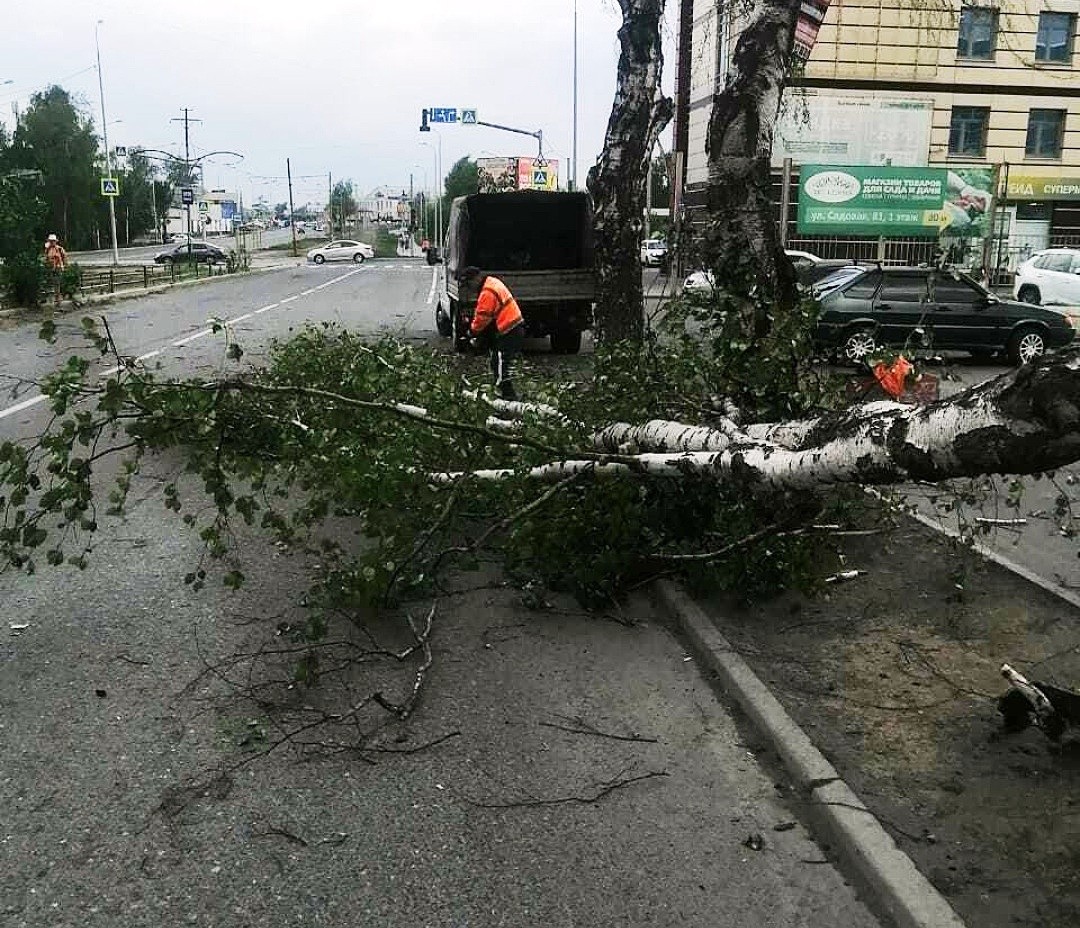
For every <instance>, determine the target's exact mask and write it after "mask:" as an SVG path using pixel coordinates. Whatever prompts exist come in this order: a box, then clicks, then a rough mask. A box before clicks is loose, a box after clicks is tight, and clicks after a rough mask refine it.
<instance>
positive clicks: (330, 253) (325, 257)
mask: <svg viewBox="0 0 1080 928" xmlns="http://www.w3.org/2000/svg"><path fill="white" fill-rule="evenodd" d="M374 257H375V249H374V248H372V247H371V246H370V245H369V244H367V242H350V241H346V240H344V239H339V240H338V241H336V242H327V244H325V245H320V246H319V247H318V248H312V249H311V251H309V252H308V253H307V259H308V261H314V262H315V263H316V264H322V263H323V262H324V261H355V262H356V263H357V264H363V263H364V261H365V260H367V259H368V258H374Z"/></svg>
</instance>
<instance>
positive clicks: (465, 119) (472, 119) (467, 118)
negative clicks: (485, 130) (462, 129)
mask: <svg viewBox="0 0 1080 928" xmlns="http://www.w3.org/2000/svg"><path fill="white" fill-rule="evenodd" d="M461 124H462V125H463V126H475V125H476V110H462V111H461Z"/></svg>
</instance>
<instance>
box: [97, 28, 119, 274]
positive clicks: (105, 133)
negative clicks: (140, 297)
mask: <svg viewBox="0 0 1080 928" xmlns="http://www.w3.org/2000/svg"><path fill="white" fill-rule="evenodd" d="M102 22H103V20H100V19H99V20H98V21H97V25H95V26H94V49H95V50H96V51H97V77H98V95H99V96H100V98H101V135H102V139H103V141H104V142H105V173H106V174H108V175H109V177H112V176H113V170H112V155H111V153H110V152H109V123H108V121H107V120H106V118H105V79H104V78H103V77H102V76H101V43H100V42H99V41H98V26H100V25H101V23H102ZM107 199H108V201H109V228H110V230H111V231H112V258H113V264H114V265H117V264H119V263H120V251H119V249H118V248H117V245H116V197H107Z"/></svg>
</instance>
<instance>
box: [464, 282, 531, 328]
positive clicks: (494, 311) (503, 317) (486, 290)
mask: <svg viewBox="0 0 1080 928" xmlns="http://www.w3.org/2000/svg"><path fill="white" fill-rule="evenodd" d="M492 320H494V321H495V328H496V330H497V331H498V332H499V334H500V335H501V334H502V333H503V332H509V331H510V330H511V329H512V328H513V327H514V326H516V325H518V324H519V323H520V322H521V321H522V317H521V308H520V307H519V306H518V304H517V300H515V299H514V294H512V293H511V292H510V288H509V287H507V286H506V284H504V283H503V282H502V281H501V280H499V278H498V277H492V276H491V275H490V274H489V275H488V276H487V278H486V279H485V280H484V286H483V287H481V288H480V296H478V297H477V298H476V312H475V313H474V314H473V319H472V327H471V331H472V334H473V335H479V334H480V333H481V332H483V331H484V329H486V328H487V327H488V326H489V325H491V322H492Z"/></svg>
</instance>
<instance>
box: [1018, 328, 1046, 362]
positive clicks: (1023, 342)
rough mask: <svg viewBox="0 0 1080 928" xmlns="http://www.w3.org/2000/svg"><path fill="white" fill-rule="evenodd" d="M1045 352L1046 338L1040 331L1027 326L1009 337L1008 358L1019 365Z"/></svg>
mask: <svg viewBox="0 0 1080 928" xmlns="http://www.w3.org/2000/svg"><path fill="white" fill-rule="evenodd" d="M1044 354H1046V338H1045V336H1044V335H1043V333H1042V332H1041V331H1039V330H1038V329H1036V328H1033V327H1030V326H1029V327H1028V328H1023V329H1020V330H1019V331H1018V332H1016V333H1015V334H1014V335H1013V337H1012V338H1010V339H1009V360H1011V361H1012V362H1013V364H1015V365H1017V366H1020V365H1021V364H1028V363H1030V362H1031V361H1034V360H1035V359H1036V358H1041V357H1042V356H1043V355H1044Z"/></svg>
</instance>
